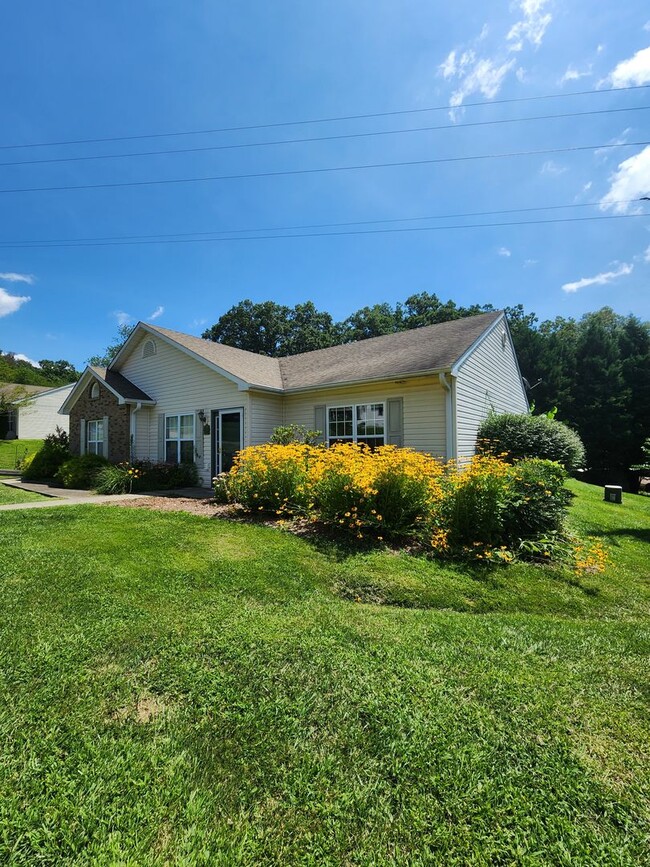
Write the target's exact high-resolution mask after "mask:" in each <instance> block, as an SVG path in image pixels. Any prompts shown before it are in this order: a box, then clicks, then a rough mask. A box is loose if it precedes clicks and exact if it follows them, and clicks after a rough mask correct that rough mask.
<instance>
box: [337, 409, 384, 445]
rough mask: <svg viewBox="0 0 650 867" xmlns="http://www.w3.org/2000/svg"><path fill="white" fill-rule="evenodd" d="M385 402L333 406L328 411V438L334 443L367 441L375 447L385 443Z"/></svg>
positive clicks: (367, 443)
mask: <svg viewBox="0 0 650 867" xmlns="http://www.w3.org/2000/svg"><path fill="white" fill-rule="evenodd" d="M384 420H385V411H384V404H383V403H360V404H357V405H356V406H332V407H330V408H329V410H328V412H327V438H328V442H329V444H330V445H332V443H335V442H336V443H339V442H343V443H345V442H349V443H366V445H369V446H371V447H372V448H375V447H376V446H383V445H384V443H385V441H386V440H385V431H386V426H385V421H384Z"/></svg>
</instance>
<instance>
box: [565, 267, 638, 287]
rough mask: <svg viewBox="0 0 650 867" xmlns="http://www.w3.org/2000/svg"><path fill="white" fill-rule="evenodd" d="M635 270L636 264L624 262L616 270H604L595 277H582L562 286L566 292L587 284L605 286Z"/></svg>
mask: <svg viewBox="0 0 650 867" xmlns="http://www.w3.org/2000/svg"><path fill="white" fill-rule="evenodd" d="M633 270H634V265H627V264H626V263H625V262H623V264H622V265H621V266H620V267H618V268H617V269H616V270H615V271H603V272H602V273H600V274H596V276H595V277H582V278H581V279H580V280H576V281H575V283H565V284H564V285H563V286H562V290H563V291H564V292H577V291H578V289H584V288H585V287H586V286H604V285H605V284H606V283H611V282H612V280H616V279H617V278H618V277H625V276H626V275H627V274H631V273H632V271H633Z"/></svg>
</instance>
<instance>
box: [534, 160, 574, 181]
mask: <svg viewBox="0 0 650 867" xmlns="http://www.w3.org/2000/svg"><path fill="white" fill-rule="evenodd" d="M566 171H567V167H566V166H561V165H560V164H559V163H556V162H555V161H554V160H546V162H545V163H543V164H542V167H541V169H540V170H539V173H540V175H550V176H551V177H553V178H557V177H558V175H563V174H564V173H565V172H566Z"/></svg>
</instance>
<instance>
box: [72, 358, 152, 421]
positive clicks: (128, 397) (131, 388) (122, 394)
mask: <svg viewBox="0 0 650 867" xmlns="http://www.w3.org/2000/svg"><path fill="white" fill-rule="evenodd" d="M93 379H95V380H97V381H98V382H100V383H101V384H102V385H105V386H106V388H108V390H109V391H110V392H111V393H112V394H113V395H114V396H115V397H116V398H117V400H118V403H147V404H152V405H153V404H155V403H156V401H155V400H154V399H153V398H151V397H149V395H148V394H146V393H145V392H144V391H142V389H141V388H138V386H137V385H134V384H133V383H132V382H131V381H130V380H128V379H127V378H126V377H125V376H122V374H121V373H119V372H118V371H116V370H109V369H107V368H105V367H87V368H86V369H85V370H84V372H83V373H82V375H81V377H80V378H79V380H78V382H76V383H75V385H74V388H73V389H72V391H71V392H70V394H69V395H68V396H67V398H66V399H65V401H64V402H63V404H62V406H61V408H60V410H59V412H60V413H61V414H62V415H67V414H68V413H69V412H70V410H71V409H72V407H73V406H74V405H75V403H76V402H77V400H78V399H79V397H80V396H81V394H82V393H83V390H84V388H86V387H87V386H88V384H89V383H90V381H91V380H93Z"/></svg>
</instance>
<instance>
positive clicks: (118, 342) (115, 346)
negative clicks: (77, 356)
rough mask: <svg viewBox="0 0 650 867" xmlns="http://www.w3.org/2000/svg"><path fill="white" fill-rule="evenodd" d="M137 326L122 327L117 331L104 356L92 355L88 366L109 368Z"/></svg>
mask: <svg viewBox="0 0 650 867" xmlns="http://www.w3.org/2000/svg"><path fill="white" fill-rule="evenodd" d="M134 328H135V325H120V326H119V327H118V329H117V334H116V336H115V339H114V342H113V343H111V344H110V345H109V346H107V347H106V349H105V350H104V354H103V355H91V357H90V358H89V359H88V364H90V365H91V367H108V365H109V364H110V363H111V361H112V360H113V359H114V358H115V356H116V355H117V353H118V352H119V351H120V349H121V348H122V347H123V346H124V344H125V343H126V341H127V340H128V339H129V337H130V336H131V334H132V333H133V329H134Z"/></svg>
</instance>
